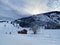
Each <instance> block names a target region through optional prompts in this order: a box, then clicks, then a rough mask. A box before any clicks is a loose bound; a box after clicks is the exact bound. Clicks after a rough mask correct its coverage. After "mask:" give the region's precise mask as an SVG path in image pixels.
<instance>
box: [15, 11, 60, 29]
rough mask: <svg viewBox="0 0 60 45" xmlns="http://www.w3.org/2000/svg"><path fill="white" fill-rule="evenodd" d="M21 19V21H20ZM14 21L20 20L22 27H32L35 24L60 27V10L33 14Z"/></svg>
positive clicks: (49, 27)
mask: <svg viewBox="0 0 60 45" xmlns="http://www.w3.org/2000/svg"><path fill="white" fill-rule="evenodd" d="M19 20H20V21H19ZM14 22H19V24H20V26H22V27H30V26H31V25H33V24H35V25H36V24H37V25H38V26H44V27H45V28H48V29H56V28H57V29H60V12H59V11H52V12H47V13H42V14H37V15H33V16H30V17H25V18H21V19H18V20H15V21H14Z"/></svg>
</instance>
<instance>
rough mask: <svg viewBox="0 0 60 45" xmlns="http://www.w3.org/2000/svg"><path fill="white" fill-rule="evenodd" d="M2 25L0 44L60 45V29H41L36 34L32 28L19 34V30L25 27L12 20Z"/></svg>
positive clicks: (0, 28)
mask: <svg viewBox="0 0 60 45" xmlns="http://www.w3.org/2000/svg"><path fill="white" fill-rule="evenodd" d="M0 25H1V26H0V45H60V29H56V30H52V29H50V30H46V29H39V30H40V31H39V33H38V34H36V35H34V34H32V33H30V32H31V31H30V30H29V32H28V34H18V33H17V31H18V30H22V29H23V28H21V27H20V28H17V27H14V26H13V25H12V24H10V22H9V23H7V22H3V23H0ZM26 29H27V30H28V28H26ZM6 32H7V33H6ZM9 32H11V34H10V33H9Z"/></svg>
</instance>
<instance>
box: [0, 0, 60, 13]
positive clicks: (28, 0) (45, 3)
mask: <svg viewBox="0 0 60 45" xmlns="http://www.w3.org/2000/svg"><path fill="white" fill-rule="evenodd" d="M0 1H1V2H3V3H4V4H6V5H9V6H10V7H11V8H13V9H14V10H17V11H18V12H20V13H23V14H39V13H44V12H48V11H60V0H0ZM7 9H8V8H7Z"/></svg>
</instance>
